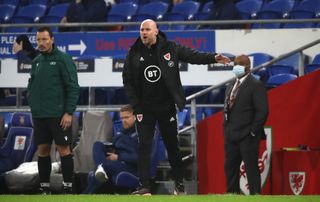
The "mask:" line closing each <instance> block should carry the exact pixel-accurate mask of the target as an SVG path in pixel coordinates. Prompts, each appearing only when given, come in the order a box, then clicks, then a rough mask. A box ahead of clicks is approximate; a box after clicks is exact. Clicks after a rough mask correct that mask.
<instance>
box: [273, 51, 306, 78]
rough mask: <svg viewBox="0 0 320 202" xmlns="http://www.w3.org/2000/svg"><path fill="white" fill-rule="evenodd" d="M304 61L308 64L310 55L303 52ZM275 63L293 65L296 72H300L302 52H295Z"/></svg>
mask: <svg viewBox="0 0 320 202" xmlns="http://www.w3.org/2000/svg"><path fill="white" fill-rule="evenodd" d="M303 61H304V64H308V57H307V56H306V55H305V54H303ZM274 65H289V66H292V67H293V68H294V72H295V74H298V71H299V65H300V54H299V53H296V54H293V55H291V56H289V57H287V58H284V59H282V60H280V61H278V62H276V63H274Z"/></svg>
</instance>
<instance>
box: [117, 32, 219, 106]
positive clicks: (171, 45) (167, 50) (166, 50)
mask: <svg viewBox="0 0 320 202" xmlns="http://www.w3.org/2000/svg"><path fill="white" fill-rule="evenodd" d="M157 41H158V42H157V54H158V57H157V58H158V64H159V65H160V67H161V71H162V76H163V79H164V81H165V84H166V86H167V88H168V89H169V91H170V94H171V96H172V98H173V100H174V102H175V103H176V104H177V106H178V108H179V110H182V109H183V108H184V107H185V104H186V98H185V95H184V91H183V88H182V84H181V80H180V74H179V60H181V61H183V62H187V63H191V64H211V63H215V62H216V61H215V57H214V56H215V55H216V54H215V53H204V52H199V51H197V50H193V49H190V48H187V47H184V46H181V45H178V44H176V43H175V42H172V41H168V40H167V39H166V36H165V35H164V33H162V32H160V31H159V34H158V37H157ZM143 46H144V45H143V43H142V42H141V39H140V37H139V38H138V39H137V40H136V42H135V43H134V44H133V46H132V47H131V49H130V50H129V53H128V54H127V57H126V61H125V64H124V69H123V73H122V78H123V85H124V87H125V89H126V92H127V95H128V98H129V101H130V104H131V105H132V106H133V107H134V108H135V109H136V108H137V107H138V106H139V105H141V103H142V102H141V98H142V96H141V94H142V92H141V89H140V86H141V85H140V82H141V80H140V79H139V72H140V68H143V67H141V66H140V57H141V51H142V47H143ZM169 54H170V57H168V56H169ZM165 56H167V57H165ZM140 107H141V106H140Z"/></svg>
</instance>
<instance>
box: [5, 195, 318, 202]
mask: <svg viewBox="0 0 320 202" xmlns="http://www.w3.org/2000/svg"><path fill="white" fill-rule="evenodd" d="M269 201H270V202H320V196H264V195H260V196H237V195H186V196H168V195H153V196H133V195H47V196H42V195H0V202H269Z"/></svg>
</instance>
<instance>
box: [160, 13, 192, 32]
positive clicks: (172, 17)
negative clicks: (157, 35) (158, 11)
mask: <svg viewBox="0 0 320 202" xmlns="http://www.w3.org/2000/svg"><path fill="white" fill-rule="evenodd" d="M162 20H163V21H168V22H172V21H186V20H188V19H187V16H186V15H184V14H180V13H166V14H165V15H164V16H163V19H162ZM186 27H187V26H186V25H170V24H163V25H159V29H160V30H184V29H185V28H186Z"/></svg>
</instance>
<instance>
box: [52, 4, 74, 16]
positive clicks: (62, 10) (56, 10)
mask: <svg viewBox="0 0 320 202" xmlns="http://www.w3.org/2000/svg"><path fill="white" fill-rule="evenodd" d="M68 7H69V3H63V4H56V5H53V6H51V7H50V9H49V12H48V14H47V16H56V17H61V18H62V17H64V16H65V15H66V13H67V10H68Z"/></svg>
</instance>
